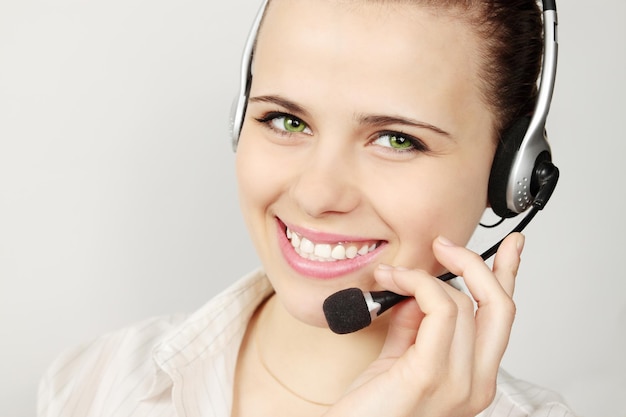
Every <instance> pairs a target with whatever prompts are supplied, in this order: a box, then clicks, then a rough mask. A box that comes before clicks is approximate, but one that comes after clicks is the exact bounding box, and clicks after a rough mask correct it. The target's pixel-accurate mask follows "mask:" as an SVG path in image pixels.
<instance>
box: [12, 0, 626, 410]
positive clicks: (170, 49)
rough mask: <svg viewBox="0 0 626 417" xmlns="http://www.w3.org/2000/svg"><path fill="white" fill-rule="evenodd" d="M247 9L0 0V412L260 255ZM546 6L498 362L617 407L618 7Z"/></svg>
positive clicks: (621, 348) (622, 311)
mask: <svg viewBox="0 0 626 417" xmlns="http://www.w3.org/2000/svg"><path fill="white" fill-rule="evenodd" d="M591 6H593V7H591ZM600 6H601V7H600ZM256 8H257V1H256V0H229V1H220V2H212V1H206V0H205V1H198V0H177V1H174V0H151V1H148V0H123V1H122V0H107V1H104V0H99V1H96V0H93V1H87V0H83V1H80V0H53V1H49V0H48V1H42V0H20V1H9V0H0V357H1V358H2V365H1V370H0V415H2V416H3V417H21V416H32V415H34V413H35V398H36V385H37V380H38V378H39V377H40V375H41V374H42V372H43V371H44V369H45V368H46V367H47V366H48V364H49V363H50V362H51V361H52V360H53V358H54V357H56V356H57V355H58V354H59V353H60V352H61V351H62V350H63V349H64V348H68V347H70V346H74V345H76V344H78V343H80V342H82V341H85V340H89V339H90V338H93V337H95V336H97V335H100V334H102V333H104V332H108V331H112V330H114V329H117V328H119V327H121V326H124V325H127V324H130V323H133V322H135V321H137V320H141V319H143V318H146V317H150V316H154V315H161V314H167V313H172V312H181V311H182V312H189V311H193V310H195V309H196V308H198V307H199V306H200V305H202V304H203V303H204V302H205V301H206V300H208V299H209V298H211V297H212V296H213V295H214V294H216V293H217V292H218V291H219V290H221V289H223V288H224V287H226V286H227V285H228V284H229V283H230V282H232V281H233V280H234V279H235V278H236V277H238V276H240V275H241V274H243V273H245V272H247V271H249V270H250V269H252V268H253V267H255V266H256V265H257V264H258V261H257V259H256V257H255V254H254V252H253V249H252V247H251V245H250V243H249V242H248V238H247V237H246V232H245V230H244V228H243V226H242V222H241V220H240V215H239V212H238V202H237V196H236V192H235V180H234V173H233V154H232V152H231V150H230V144H229V138H228V127H227V125H228V123H227V121H228V114H229V110H230V105H231V101H232V98H233V96H234V94H235V91H236V85H237V78H238V66H239V58H240V50H241V48H242V45H243V43H244V39H245V36H246V34H247V31H248V25H249V23H250V21H251V19H252V17H253V15H254V13H255V12H256ZM559 13H560V25H559V28H560V45H561V57H560V62H559V76H558V80H557V91H556V97H555V100H554V103H553V111H552V113H551V115H550V118H549V132H550V138H551V142H552V145H553V153H554V157H555V161H556V163H557V165H558V166H559V167H560V168H561V171H562V179H561V183H560V185H559V187H558V189H557V192H556V193H555V195H554V197H553V200H552V201H551V203H550V204H549V205H548V208H547V209H546V210H545V212H544V213H541V214H540V215H539V216H538V217H537V219H536V220H535V221H534V222H533V223H532V224H531V226H530V227H529V228H528V229H527V233H526V234H527V247H526V252H525V254H524V263H523V266H522V268H521V271H520V275H519V280H518V288H517V292H516V300H517V303H518V319H517V322H516V325H515V328H514V332H513V336H512V340H511V344H510V348H509V350H508V353H507V355H506V358H505V361H504V365H505V367H506V368H507V369H508V370H509V371H510V372H511V373H513V374H515V375H517V376H519V377H521V378H524V379H528V380H531V381H533V382H536V383H538V384H541V385H545V386H548V387H552V388H553V389H555V390H557V391H560V392H561V393H562V394H563V395H565V397H566V399H567V400H568V402H569V403H570V404H571V405H572V406H573V408H574V409H575V410H576V411H577V412H578V413H579V414H580V415H582V416H588V417H592V416H595V417H609V416H610V417H626V404H625V403H624V400H623V399H622V397H623V395H624V393H625V392H626V359H625V358H624V352H626V301H625V300H624V297H625V295H624V294H625V293H626V279H625V274H624V267H623V264H622V261H624V259H625V258H626V253H625V252H626V251H625V249H626V244H625V243H624V240H625V238H626V227H625V221H624V217H623V215H622V212H623V210H624V206H625V205H624V201H625V199H624V189H625V186H624V180H625V179H626V175H625V174H626V163H625V162H624V155H625V154H626V135H625V134H624V129H623V126H622V125H621V124H622V123H623V122H624V107H625V106H624V97H625V96H626V79H625V78H626V76H625V72H626V68H625V67H626V54H625V46H624V43H625V41H626V29H624V25H623V16H625V15H626V2H624V1H623V0H608V1H604V2H602V4H601V5H600V4H598V3H591V2H587V1H575V0H565V1H560V3H559ZM503 232H504V230H501V231H500V233H503ZM480 233H484V232H480ZM486 236H487V235H486V234H485V235H479V236H477V238H476V239H475V240H474V244H476V246H477V247H480V246H481V245H482V246H483V247H484V246H485V245H486V243H487V241H488V240H489V239H488V237H486Z"/></svg>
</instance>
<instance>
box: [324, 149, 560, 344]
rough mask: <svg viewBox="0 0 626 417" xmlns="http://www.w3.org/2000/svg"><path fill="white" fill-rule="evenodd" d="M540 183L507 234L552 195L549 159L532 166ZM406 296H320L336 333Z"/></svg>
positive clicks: (354, 292)
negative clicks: (528, 207) (517, 220)
mask: <svg viewBox="0 0 626 417" xmlns="http://www.w3.org/2000/svg"><path fill="white" fill-rule="evenodd" d="M536 174H537V177H538V180H539V183H540V188H539V191H538V192H537V195H536V196H535V199H534V200H533V204H532V206H531V208H530V210H529V212H528V214H527V215H526V217H524V218H523V219H522V220H521V221H520V222H519V223H518V225H517V226H516V227H515V228H514V229H513V230H511V231H510V232H509V233H508V234H507V236H508V235H510V234H511V233H515V232H521V231H522V230H524V228H525V227H526V226H527V225H528V223H530V221H531V220H532V219H533V217H535V215H536V214H537V213H538V212H539V210H542V209H543V208H544V207H545V205H546V203H547V202H548V199H549V198H550V196H551V195H552V192H553V191H554V188H555V187H556V183H557V181H558V179H559V170H558V168H557V167H556V166H554V165H553V164H552V163H550V162H549V161H544V162H542V163H540V164H539V165H538V167H537V169H536ZM505 238H506V236H505V237H504V238H502V239H500V241H499V242H497V243H496V244H495V245H493V246H492V247H490V248H489V249H487V250H486V251H485V252H483V253H482V254H481V255H480V256H481V258H483V260H485V261H486V260H487V259H489V258H490V257H491V256H493V254H495V253H496V252H497V251H498V248H499V247H500V244H501V243H502V242H503V241H504V239H505ZM455 277H456V275H455V274H453V273H452V272H447V273H445V274H443V275H440V276H438V277H437V278H438V279H440V280H442V281H448V280H450V279H452V278H455ZM407 298H410V297H408V296H406V295H399V294H396V293H394V292H391V291H372V292H363V291H361V290H360V289H358V288H347V289H345V290H341V291H338V292H336V293H334V294H332V295H330V296H329V297H328V298H326V300H324V304H323V310H324V315H325V316H326V321H327V323H328V327H329V328H330V330H332V331H333V332H335V333H337V334H347V333H353V332H356V331H358V330H361V329H364V328H365V327H367V326H369V325H370V324H371V323H372V320H374V319H375V318H376V317H378V316H380V315H381V314H382V313H384V312H385V311H387V310H389V309H390V308H391V307H393V306H395V305H396V304H398V303H399V302H401V301H403V300H406V299H407Z"/></svg>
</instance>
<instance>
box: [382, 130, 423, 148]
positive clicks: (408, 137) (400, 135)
mask: <svg viewBox="0 0 626 417" xmlns="http://www.w3.org/2000/svg"><path fill="white" fill-rule="evenodd" d="M385 136H389V137H394V136H395V137H397V138H402V139H404V140H406V141H408V142H409V143H410V144H411V147H410V148H408V149H397V148H392V147H391V146H383V147H384V148H386V149H390V150H391V151H392V152H396V153H405V152H406V153H413V152H421V153H428V152H430V149H429V148H428V146H426V144H425V143H424V142H422V141H421V140H419V139H418V138H416V137H413V136H411V135H407V134H405V133H401V132H395V131H392V130H388V131H383V132H380V133H378V134H377V135H376V139H374V140H373V141H372V143H375V142H376V141H378V140H380V139H381V138H383V137H385Z"/></svg>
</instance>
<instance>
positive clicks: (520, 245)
mask: <svg viewBox="0 0 626 417" xmlns="http://www.w3.org/2000/svg"><path fill="white" fill-rule="evenodd" d="M524 243H526V236H524V235H522V234H520V235H519V237H518V238H517V254H518V255H521V254H522V251H523V250H524Z"/></svg>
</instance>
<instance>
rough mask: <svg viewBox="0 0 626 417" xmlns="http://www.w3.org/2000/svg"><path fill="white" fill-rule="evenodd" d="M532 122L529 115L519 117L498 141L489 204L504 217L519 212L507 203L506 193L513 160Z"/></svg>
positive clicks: (490, 183)
mask: <svg viewBox="0 0 626 417" xmlns="http://www.w3.org/2000/svg"><path fill="white" fill-rule="evenodd" d="M529 124H530V118H529V117H523V118H521V119H518V120H517V121H516V122H515V123H513V125H512V126H511V127H510V128H509V129H507V130H506V131H505V132H504V134H503V135H502V137H501V138H500V142H499V143H498V147H497V149H496V153H495V155H494V158H493V164H492V165H491V174H490V175H489V189H488V196H489V204H490V205H491V209H492V210H493V212H494V213H495V214H496V215H498V216H500V217H503V218H509V217H514V216H516V215H517V213H515V212H513V211H511V210H510V209H509V207H508V205H507V201H506V193H507V187H508V183H509V176H510V174H511V168H512V167H513V160H514V159H515V156H516V155H517V152H518V150H519V148H520V146H521V144H522V141H523V139H524V135H525V134H526V131H527V130H528V125H529Z"/></svg>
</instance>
